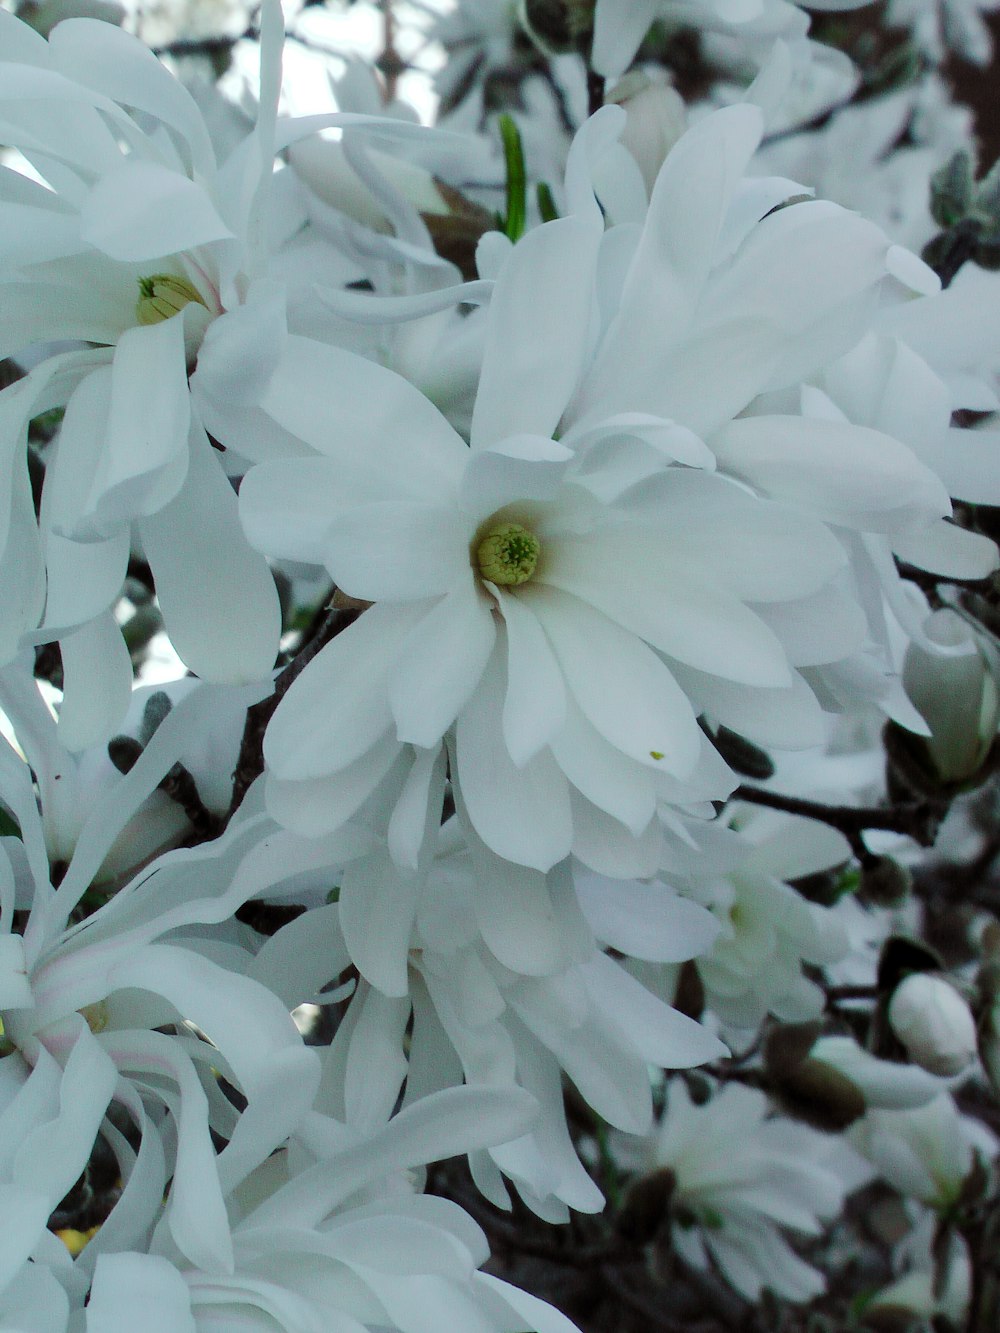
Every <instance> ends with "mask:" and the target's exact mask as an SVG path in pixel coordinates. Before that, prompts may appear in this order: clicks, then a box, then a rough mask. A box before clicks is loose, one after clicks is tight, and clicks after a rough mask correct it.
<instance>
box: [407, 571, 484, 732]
mask: <svg viewBox="0 0 1000 1333" xmlns="http://www.w3.org/2000/svg"><path fill="white" fill-rule="evenodd" d="M495 640H496V627H495V625H494V623H493V616H492V613H491V611H490V608H489V605H488V603H487V599H486V595H485V593H484V592H483V591H482V589H481V588H480V587H479V586H478V584H477V583H476V581H475V579H474V578H473V576H472V572H471V570H466V571H465V575H464V577H463V578H461V580H460V581H458V582H456V583H455V584H454V586H453V587H452V589H451V591H450V592H449V593H448V595H447V597H443V598H442V599H441V600H440V601H439V602H438V603H437V604H436V605H435V606H433V607H432V608H431V610H430V611H428V612H427V614H426V615H424V616H423V617H422V618H421V619H420V621H419V622H418V623H417V624H416V625H415V626H414V627H413V629H412V630H411V631H410V633H409V634H408V635H407V636H406V638H405V639H404V640H403V642H402V643H401V644H400V646H399V648H398V649H397V650H396V651H395V652H394V653H393V654H392V657H391V659H390V661H389V685H388V689H389V705H390V707H391V709H392V715H393V717H394V718H395V720H396V735H397V737H398V738H399V740H400V741H409V742H411V743H412V744H413V745H420V746H425V747H427V746H431V745H436V744H437V742H438V741H439V740H440V739H441V737H442V736H443V735H444V733H445V731H447V729H448V727H450V726H451V724H452V723H453V722H454V720H455V718H456V717H457V716H458V714H459V712H460V711H461V710H462V708H463V707H464V706H465V704H466V701H467V700H468V699H469V697H470V695H471V694H472V692H473V690H475V689H476V686H477V685H478V683H479V681H480V679H481V678H482V674H483V669H484V667H485V666H486V663H487V661H488V660H489V656H490V653H491V652H492V651H493V645H494V642H495Z"/></svg>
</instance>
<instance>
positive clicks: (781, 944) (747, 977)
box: [636, 810, 851, 1028]
mask: <svg viewBox="0 0 1000 1333" xmlns="http://www.w3.org/2000/svg"><path fill="white" fill-rule="evenodd" d="M744 818H745V812H744ZM737 819H738V821H739V817H737ZM714 832H715V833H716V834H717V837H716V838H715V839H713V842H714V843H715V845H714V846H713V847H712V854H711V855H708V856H704V855H692V856H690V857H689V858H688V861H687V864H686V865H684V866H683V867H682V868H678V867H676V866H675V867H674V868H672V869H671V870H669V871H666V872H664V875H663V878H664V879H666V880H667V882H668V883H671V884H674V885H676V886H677V888H679V889H680V891H681V892H682V893H683V894H684V895H685V897H687V898H689V899H691V900H692V901H693V902H696V903H700V904H702V905H703V906H705V907H707V908H708V910H709V911H710V912H711V913H712V914H713V916H714V917H715V918H716V920H717V921H718V922H719V927H720V929H719V934H718V936H717V937H716V939H715V941H714V943H713V944H712V947H711V948H710V949H708V950H706V951H705V952H704V953H702V954H701V955H700V956H698V957H697V958H695V967H696V968H697V970H698V975H699V977H700V978H701V982H702V985H703V987H704V990H705V1002H706V1004H707V1006H708V1008H709V1009H711V1010H712V1011H713V1012H714V1013H715V1014H717V1015H718V1017H719V1018H721V1019H722V1021H723V1022H724V1023H726V1024H729V1025H731V1026H732V1027H736V1028H755V1027H757V1025H758V1024H759V1023H760V1022H761V1021H762V1020H763V1018H764V1017H765V1016H766V1015H767V1014H768V1013H771V1014H774V1016H775V1017H776V1018H779V1019H781V1020H782V1021H783V1022H786V1023H799V1022H804V1021H805V1020H807V1019H811V1018H817V1017H819V1015H820V1014H821V1013H822V1012H823V1007H824V1003H825V997H824V995H823V992H822V990H821V989H820V987H819V986H817V985H816V984H815V982H813V981H810V980H809V979H808V978H807V977H806V976H805V975H804V974H803V964H804V963H811V964H814V965H818V966H822V965H823V964H825V963H830V962H835V961H836V960H838V959H839V958H842V957H843V956H844V955H845V954H846V952H847V947H848V946H847V938H846V935H845V933H844V930H843V927H842V925H841V923H840V921H839V919H838V916H837V914H836V913H835V912H834V911H832V910H830V909H829V908H824V907H820V906H818V905H817V904H815V903H811V902H809V901H807V900H806V899H805V898H803V897H802V895H801V894H800V893H798V892H797V891H796V890H795V889H793V888H791V887H790V886H789V885H788V884H787V883H785V882H784V881H785V880H791V879H798V878H800V877H803V876H805V875H812V874H817V873H819V872H820V871H823V870H827V869H829V868H830V867H831V866H834V865H838V864H841V863H843V862H846V861H848V860H849V859H850V855H851V852H850V848H849V847H848V845H847V843H846V841H845V839H844V838H843V837H842V836H841V835H840V834H839V833H837V832H835V831H834V830H833V829H831V828H829V827H827V826H826V825H820V824H816V823H815V822H814V821H812V820H805V819H800V818H798V817H797V816H794V815H780V814H777V813H776V812H771V811H762V810H758V811H755V812H754V813H753V814H752V815H751V817H750V819H749V821H748V822H746V823H745V824H743V823H740V831H739V834H738V835H737V834H733V833H730V832H729V831H728V830H723V829H719V830H715V831H714ZM636 974H637V975H638V976H640V977H641V978H642V979H643V980H650V981H651V980H652V979H653V977H655V970H654V969H653V968H651V967H649V966H648V965H643V966H642V967H641V968H639V969H637V972H636ZM676 976H677V970H676V969H673V970H671V971H670V972H669V975H668V976H665V977H664V978H662V980H661V982H660V985H659V986H657V989H658V990H659V989H660V987H661V986H662V985H663V984H667V985H671V984H674V982H675V978H676Z"/></svg>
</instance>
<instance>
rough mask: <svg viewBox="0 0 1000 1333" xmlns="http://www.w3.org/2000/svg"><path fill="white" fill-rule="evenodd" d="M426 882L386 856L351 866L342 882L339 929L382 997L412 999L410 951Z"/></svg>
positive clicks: (364, 860) (374, 857) (360, 970)
mask: <svg viewBox="0 0 1000 1333" xmlns="http://www.w3.org/2000/svg"><path fill="white" fill-rule="evenodd" d="M422 883H423V879H422V877H421V876H420V875H418V874H417V873H416V872H413V871H403V870H400V869H399V867H398V866H397V865H395V864H394V863H393V861H392V858H391V857H390V856H389V854H388V852H382V851H379V852H376V853H375V854H374V855H373V856H370V857H365V858H364V859H363V860H361V861H359V862H356V863H355V864H354V865H353V866H348V868H347V870H345V872H344V875H343V878H342V880H341V888H340V924H341V928H342V929H343V932H344V940H345V942H346V944H347V948H348V951H349V953H350V955H351V958H352V959H353V961H354V962H355V963H356V964H357V968H358V971H359V972H360V973H361V975H362V976H363V977H364V978H365V980H366V981H369V982H371V984H372V985H373V986H375V987H377V988H378V989H379V990H380V991H382V993H383V994H384V995H395V996H404V995H407V994H409V988H410V987H409V979H408V967H409V950H410V945H411V943H412V935H413V921H414V918H415V916H416V911H417V900H418V897H419V894H420V889H421V886H422Z"/></svg>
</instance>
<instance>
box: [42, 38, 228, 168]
mask: <svg viewBox="0 0 1000 1333" xmlns="http://www.w3.org/2000/svg"><path fill="white" fill-rule="evenodd" d="M49 53H50V59H51V62H52V68H53V69H55V70H59V71H60V72H61V73H63V74H65V75H66V77H67V78H70V79H74V80H77V81H78V82H79V83H81V84H83V85H84V86H85V87H88V88H93V89H94V91H95V92H98V93H102V94H103V95H104V96H105V97H110V98H111V99H112V100H113V101H115V102H121V103H123V104H124V105H125V106H128V107H132V108H134V109H135V110H136V111H145V112H148V114H149V115H151V116H155V117H156V118H157V120H160V121H162V122H163V123H164V125H169V126H170V127H171V129H174V130H177V131H178V133H179V134H180V135H181V136H182V138H183V139H184V140H185V141H186V143H187V145H188V147H189V148H190V150H191V163H190V165H191V166H192V167H193V168H194V169H195V171H197V172H198V173H199V174H208V173H210V172H211V171H212V170H213V169H214V167H215V154H214V153H213V151H212V142H211V139H210V138H209V136H208V130H207V129H206V127H205V121H204V119H203V118H202V114H201V112H200V111H199V109H198V106H197V103H196V102H195V100H194V98H193V97H192V96H191V94H190V93H189V92H188V90H187V88H185V86H184V85H183V83H181V82H180V81H179V80H178V79H176V78H173V77H172V76H171V74H170V73H169V71H168V70H165V69H164V68H163V65H162V64H161V62H160V61H159V60H157V58H156V57H155V56H154V55H153V53H152V51H150V50H149V48H148V47H146V46H145V45H144V44H143V43H142V42H140V41H138V40H137V39H136V38H135V37H132V36H131V35H130V34H128V33H125V32H123V31H122V30H121V29H120V28H116V27H115V26H114V25H113V24H111V25H108V24H104V23H100V22H98V21H96V20H94V19H89V18H78V19H69V20H67V21H66V22H65V23H61V24H57V25H56V27H55V28H54V29H53V30H52V35H51V37H50V38H49Z"/></svg>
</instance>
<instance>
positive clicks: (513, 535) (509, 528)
mask: <svg viewBox="0 0 1000 1333" xmlns="http://www.w3.org/2000/svg"><path fill="white" fill-rule="evenodd" d="M541 549H542V543H541V542H540V541H539V540H538V538H537V537H536V536H535V534H534V533H533V532H529V531H528V529H527V528H522V527H521V525H520V523H500V524H498V525H497V527H495V528H491V529H490V531H489V532H488V533H487V534H486V536H485V537H484V538H483V539H482V541H481V542H480V543H479V547H478V549H477V550H476V561H477V563H478V565H479V572H480V574H482V576H483V578H484V579H486V580H487V581H488V582H490V583H496V584H499V585H500V587H503V588H516V587H517V586H518V584H521V583H527V582H528V580H529V579H530V578H531V576H532V574H534V572H535V566H536V565H537V564H538V556H539V553H540V552H541Z"/></svg>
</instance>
